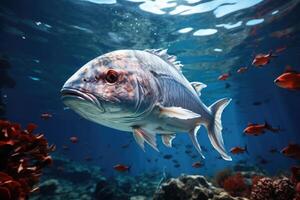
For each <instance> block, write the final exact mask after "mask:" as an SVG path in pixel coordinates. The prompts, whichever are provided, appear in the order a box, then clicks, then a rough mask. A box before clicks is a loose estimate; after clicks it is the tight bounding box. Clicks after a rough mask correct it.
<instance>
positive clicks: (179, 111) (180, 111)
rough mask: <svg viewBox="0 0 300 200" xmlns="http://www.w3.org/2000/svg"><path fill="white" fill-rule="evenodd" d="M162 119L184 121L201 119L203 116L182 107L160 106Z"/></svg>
mask: <svg viewBox="0 0 300 200" xmlns="http://www.w3.org/2000/svg"><path fill="white" fill-rule="evenodd" d="M159 115H160V116H161V117H170V118H177V119H182V120H187V119H194V118H199V117H201V115H199V114H197V113H194V112H193V111H190V110H188V109H185V108H182V107H163V106H160V105H159Z"/></svg>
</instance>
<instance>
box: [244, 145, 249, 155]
mask: <svg viewBox="0 0 300 200" xmlns="http://www.w3.org/2000/svg"><path fill="white" fill-rule="evenodd" d="M245 152H246V153H247V154H249V151H248V147H247V145H245Z"/></svg>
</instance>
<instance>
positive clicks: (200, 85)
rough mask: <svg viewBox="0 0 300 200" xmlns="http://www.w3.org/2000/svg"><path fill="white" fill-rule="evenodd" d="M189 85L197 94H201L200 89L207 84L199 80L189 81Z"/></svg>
mask: <svg viewBox="0 0 300 200" xmlns="http://www.w3.org/2000/svg"><path fill="white" fill-rule="evenodd" d="M191 85H192V86H193V88H194V89H195V91H196V92H197V94H198V95H199V96H201V91H202V89H203V88H206V87H207V85H205V84H204V83H201V82H191Z"/></svg>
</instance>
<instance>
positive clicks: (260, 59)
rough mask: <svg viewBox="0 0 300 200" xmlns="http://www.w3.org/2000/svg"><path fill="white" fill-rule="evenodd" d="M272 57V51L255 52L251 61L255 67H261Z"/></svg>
mask: <svg viewBox="0 0 300 200" xmlns="http://www.w3.org/2000/svg"><path fill="white" fill-rule="evenodd" d="M272 57H275V56H274V55H273V54H272V53H268V54H257V55H256V56H255V58H254V59H253V61H252V65H255V66H256V67H262V66H264V65H267V64H269V63H270V60H271V58H272Z"/></svg>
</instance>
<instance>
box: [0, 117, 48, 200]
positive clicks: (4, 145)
mask: <svg viewBox="0 0 300 200" xmlns="http://www.w3.org/2000/svg"><path fill="white" fill-rule="evenodd" d="M36 128H37V126H36V125H35V124H28V126H27V128H26V129H25V130H23V129H22V128H21V126H20V125H19V124H16V123H11V122H9V121H3V120H0V158H1V159H0V197H1V199H5V200H14V199H18V200H20V199H27V198H28V195H29V194H30V193H31V192H34V191H36V190H37V189H38V187H37V184H38V183H39V179H40V177H41V174H42V169H43V168H44V167H45V166H47V165H49V164H51V162H52V159H51V157H50V155H49V153H50V152H52V151H54V146H48V142H47V140H46V139H45V137H44V136H43V135H41V134H39V135H34V134H33V132H34V130H35V129H36Z"/></svg>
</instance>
